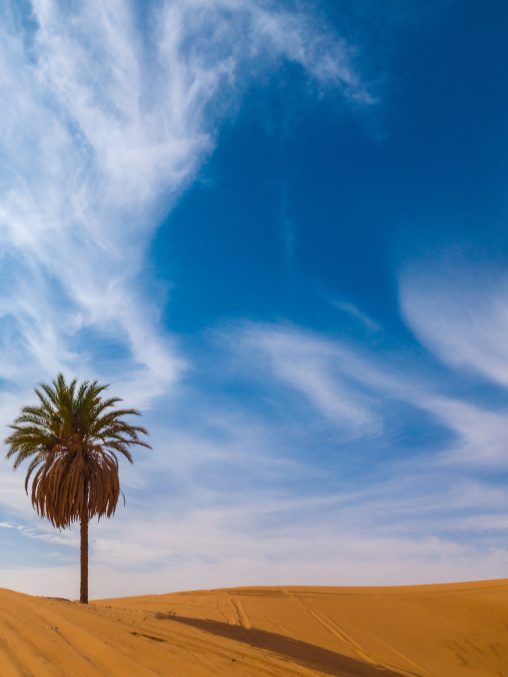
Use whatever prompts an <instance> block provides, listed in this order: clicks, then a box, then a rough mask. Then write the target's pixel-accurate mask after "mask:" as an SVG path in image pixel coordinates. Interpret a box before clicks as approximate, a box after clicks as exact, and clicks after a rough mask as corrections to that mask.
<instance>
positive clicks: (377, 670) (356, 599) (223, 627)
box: [0, 580, 508, 677]
mask: <svg viewBox="0 0 508 677" xmlns="http://www.w3.org/2000/svg"><path fill="white" fill-rule="evenodd" d="M0 675H1V677H11V675H12V676H14V675H16V676H18V675H19V676H21V675H23V676H27V675H35V676H36V677H46V676H47V677H49V676H53V675H65V677H69V676H72V675H83V676H85V675H86V676H92V675H94V676H95V675H103V676H105V677H106V676H107V677H113V676H122V677H124V676H129V675H132V676H133V677H145V676H146V677H148V676H149V675H150V676H153V675H175V676H178V677H198V676H199V677H201V676H204V675H238V676H240V675H241V676H242V677H250V676H252V675H257V676H259V675H269V676H271V677H278V676H282V675H289V676H291V675H293V676H295V677H296V676H301V677H304V676H305V675H336V676H341V677H342V676H344V677H345V676H352V675H356V676H359V677H400V676H401V675H404V676H408V675H412V676H416V675H417V676H428V675H433V676H436V677H454V676H457V677H459V676H460V677H468V676H469V675H478V677H488V676H489V675H496V676H499V675H501V676H502V677H508V580H506V581H490V582H482V583H468V584H455V585H441V586H416V587H403V588H309V587H306V588H295V587H291V588H239V589H234V590H212V591H203V592H190V593H175V594H170V595H160V596H146V597H132V598H125V599H113V600H102V601H99V602H94V603H93V604H90V606H89V607H88V608H87V607H82V606H80V605H79V604H77V603H75V602H68V601H66V600H58V599H50V598H42V597H29V596H28V595H22V594H20V593H15V592H11V591H9V590H2V589H0Z"/></svg>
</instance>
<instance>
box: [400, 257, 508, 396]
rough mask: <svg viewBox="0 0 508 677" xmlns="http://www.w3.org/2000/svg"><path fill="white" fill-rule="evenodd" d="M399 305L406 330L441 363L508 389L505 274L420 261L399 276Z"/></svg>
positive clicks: (507, 289) (448, 262)
mask: <svg viewBox="0 0 508 677" xmlns="http://www.w3.org/2000/svg"><path fill="white" fill-rule="evenodd" d="M496 273H497V274H496ZM400 300H401V308H402V312H403V315H404V319H405V320H406V321H407V323H408V325H409V327H410V328H411V329H412V330H413V331H414V333H415V334H416V336H417V337H418V339H419V340H420V341H421V342H422V343H423V344H425V345H426V346H428V347H429V348H430V350H431V351H433V352H434V353H435V354H436V355H437V356H438V357H439V358H440V359H441V360H443V361H444V362H445V363H447V364H449V365H451V366H453V367H454V368H456V369H466V370H467V371H468V372H473V373H474V372H476V373H477V374H482V375H483V376H484V377H487V379H489V380H491V381H494V382H496V383H500V384H502V385H504V386H508V353H507V351H506V336H507V333H508V280H507V279H506V276H505V274H504V273H502V272H501V271H499V270H497V269H496V267H495V266H491V267H490V269H489V272H488V273H487V271H486V269H485V268H484V267H482V266H480V265H478V264H477V265H470V264H467V263H466V262H463V261H458V262H457V261H455V260H454V259H453V258H452V259H450V260H447V259H444V260H443V261H442V262H441V263H438V264H436V263H432V264H429V265H428V266H426V265H425V262H422V263H421V264H420V265H419V266H415V267H414V268H410V269H408V270H406V271H405V272H404V274H403V275H402V276H401V280H400Z"/></svg>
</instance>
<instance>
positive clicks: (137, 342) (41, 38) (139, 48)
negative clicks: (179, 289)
mask: <svg viewBox="0 0 508 677" xmlns="http://www.w3.org/2000/svg"><path fill="white" fill-rule="evenodd" d="M20 11H21V9H20V8H19V7H18V6H16V5H12V11H11V13H10V14H9V10H8V9H5V17H4V22H3V23H2V25H1V26H0V31H1V36H0V37H1V40H0V64H1V69H0V73H1V76H0V93H1V96H2V100H5V101H9V106H7V107H5V110H4V112H3V114H2V118H1V120H0V155H1V157H2V166H3V169H2V171H1V173H0V251H1V252H2V256H3V261H4V264H5V268H8V269H9V272H10V274H9V276H8V278H4V280H3V282H2V284H1V285H0V287H1V288H0V314H1V317H2V318H3V319H4V321H6V322H7V321H8V322H10V323H11V324H12V327H13V328H12V331H13V332H15V334H16V337H18V336H19V337H20V340H19V341H13V342H12V344H10V345H7V346H4V347H6V348H8V350H7V351H4V354H3V356H2V362H1V363H0V370H1V372H0V375H3V376H5V377H7V378H14V380H16V382H17V383H26V382H28V381H30V382H31V383H32V382H33V380H34V376H35V378H36V379H39V378H41V379H45V378H48V376H53V375H54V373H55V372H56V371H58V370H69V371H70V372H71V373H74V372H76V371H77V370H78V368H79V369H80V371H83V369H84V370H85V372H86V373H87V374H90V375H92V376H95V375H99V376H100V373H99V374H97V367H96V366H95V365H94V357H95V356H94V354H93V352H90V351H88V352H87V351H84V350H81V351H76V349H73V348H72V347H71V344H72V340H71V339H72V337H73V336H74V335H75V333H76V332H77V331H79V330H86V329H87V328H90V327H92V328H94V330H98V331H99V332H104V333H106V334H108V335H109V336H114V337H116V339H117V340H119V341H120V342H122V344H124V345H127V346H128V348H129V350H130V353H131V364H130V369H129V371H130V372H131V373H133V374H134V376H133V379H132V383H131V384H130V386H129V384H125V389H129V387H130V390H134V389H136V390H137V391H140V392H141V391H143V393H144V395H143V397H140V398H139V402H138V405H139V406H142V405H143V406H144V405H147V404H148V403H149V400H150V397H152V396H159V395H161V394H162V393H163V392H165V391H167V390H168V388H170V387H171V385H172V384H174V383H175V381H176V380H177V379H178V378H179V376H180V374H181V373H182V371H183V370H184V369H185V366H186V365H185V360H184V359H183V358H182V357H181V355H180V352H179V350H178V348H177V347H176V346H175V345H174V344H173V343H172V342H171V341H169V340H168V339H167V337H165V336H164V335H163V332H161V329H160V327H159V318H158V313H157V308H156V305H155V303H153V302H150V303H147V301H146V299H145V298H143V297H142V295H141V294H139V293H137V292H136V285H137V279H138V276H139V275H140V273H141V271H142V267H143V259H144V253H145V247H146V244H147V242H148V239H149V237H150V236H151V234H152V233H153V232H154V230H155V229H156V228H157V226H158V224H159V221H160V219H161V217H162V215H163V214H164V213H165V212H167V211H168V210H169V209H170V208H171V206H172V205H173V204H174V202H175V200H176V199H177V197H178V196H179V195H180V194H181V192H182V190H184V189H185V187H186V186H187V185H188V184H189V183H190V182H191V181H192V180H193V179H194V178H195V176H196V172H197V171H198V169H199V167H200V165H201V163H202V161H203V160H204V159H205V158H206V157H207V156H208V155H209V154H210V152H211V151H212V150H213V148H214V144H215V135H216V132H217V129H218V126H219V124H220V122H221V120H222V118H223V117H224V116H225V115H232V114H234V113H235V111H236V109H237V105H238V102H239V101H240V98H241V94H242V92H243V91H244V89H245V88H246V86H247V84H248V81H249V78H256V77H257V76H258V75H259V74H261V73H262V72H263V71H264V70H266V69H268V70H269V71H270V70H271V71H272V73H274V74H275V71H276V68H277V64H278V63H279V61H280V60H281V59H288V60H291V61H294V62H296V63H298V64H300V66H301V68H302V71H303V72H305V73H306V74H307V76H308V78H309V79H310V80H313V81H316V82H319V83H320V86H323V87H329V88H336V89H339V90H341V91H342V93H343V95H344V97H345V99H346V100H348V101H350V102H355V105H357V104H358V102H360V101H363V102H365V103H366V102H368V100H369V95H368V93H367V89H366V87H365V86H364V85H363V84H362V82H361V78H360V76H359V74H358V73H356V72H355V68H354V60H353V55H352V53H351V52H350V50H349V47H348V46H347V45H346V44H345V43H344V42H343V41H341V40H340V39H339V38H338V37H337V36H336V35H335V34H334V32H333V30H332V29H331V28H330V27H329V26H327V25H325V24H323V23H322V22H321V23H320V22H319V20H317V19H316V17H312V16H310V14H309V13H308V12H307V10H305V9H302V8H300V9H298V10H294V11H290V10H285V9H281V8H280V7H279V6H278V5H271V4H269V3H261V2H255V1H254V0H252V1H248V0H241V1H240V0H238V1H234V0H231V1H230V0H214V1H212V0H192V1H188V0H187V1H185V2H183V1H181V0H172V1H169V0H168V1H167V2H162V3H154V4H153V5H151V4H148V5H147V6H145V7H144V8H139V7H134V6H133V4H132V3H129V2H128V1H127V0H112V2H108V3H107V4H106V5H97V3H94V2H91V1H90V0H88V1H87V0H85V1H83V2H81V3H73V4H72V5H71V6H69V5H68V3H64V2H60V1H59V0H34V1H33V3H32V16H31V17H30V21H25V22H24V24H23V23H22V22H21V21H20V20H19V16H18V13H19V12H20ZM139 12H141V13H145V14H146V16H144V21H143V22H140V21H139V20H138V18H139V16H138V14H137V13H139ZM141 24H143V26H144V28H141ZM161 300H162V299H161ZM14 343H16V345H14ZM125 371H127V369H126V370H125ZM21 374H24V376H21Z"/></svg>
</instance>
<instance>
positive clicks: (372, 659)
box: [279, 588, 429, 677]
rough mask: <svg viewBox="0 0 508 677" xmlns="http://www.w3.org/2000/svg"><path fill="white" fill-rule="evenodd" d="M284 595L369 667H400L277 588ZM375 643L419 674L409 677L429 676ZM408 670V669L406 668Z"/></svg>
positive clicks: (293, 596)
mask: <svg viewBox="0 0 508 677" xmlns="http://www.w3.org/2000/svg"><path fill="white" fill-rule="evenodd" d="M279 590H281V591H282V592H283V593H284V594H285V595H288V596H289V597H292V598H293V599H294V600H295V601H296V602H297V603H298V604H299V605H300V606H301V607H302V609H304V611H306V613H308V614H309V615H310V616H311V617H312V618H314V620H316V621H317V622H318V623H319V624H320V625H321V626H322V627H323V628H325V630H327V631H328V632H329V633H330V634H331V635H333V636H334V637H336V638H337V639H339V640H340V641H341V642H344V643H345V644H347V645H349V646H350V648H351V649H352V651H353V652H354V653H355V654H356V655H357V656H358V657H359V658H361V659H363V660H364V661H366V662H367V663H370V664H371V665H376V666H378V667H381V668H397V669H399V670H400V668H401V666H400V665H394V664H390V663H388V662H387V661H386V660H384V659H383V658H381V657H380V656H377V655H376V654H375V653H373V652H372V651H369V650H368V649H366V647H364V646H362V645H361V644H360V643H359V642H357V641H356V640H355V639H354V638H353V637H352V636H351V635H350V634H349V633H347V632H346V631H345V630H344V628H342V627H341V626H340V625H338V623H336V622H335V621H333V620H332V619H331V618H329V617H328V616H325V615H324V614H319V613H318V612H317V611H314V610H313V609H309V607H308V606H307V605H306V604H305V602H303V601H302V600H301V599H300V597H298V595H295V594H294V593H292V592H290V591H289V590H287V589H286V588H279ZM375 639H376V640H377V641H379V642H380V643H381V644H383V645H384V646H386V647H387V648H388V649H390V650H391V651H392V652H393V653H394V654H396V655H397V656H398V657H399V659H402V661H403V662H404V663H406V665H408V664H409V665H410V666H411V668H412V669H414V668H416V669H417V670H418V671H419V672H418V673H414V672H411V673H410V674H411V675H416V677H421V675H422V673H423V674H427V675H428V674H429V672H428V671H427V670H425V668H424V667H422V666H421V665H419V664H418V663H415V662H414V661H413V660H411V659H410V658H408V657H407V656H406V655H405V654H403V653H402V652H400V651H397V649H394V648H393V647H392V646H390V645H388V644H386V642H383V641H382V640H379V639H378V638H375ZM406 669H408V668H406Z"/></svg>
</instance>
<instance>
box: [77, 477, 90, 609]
mask: <svg viewBox="0 0 508 677" xmlns="http://www.w3.org/2000/svg"><path fill="white" fill-rule="evenodd" d="M83 493H84V496H83V507H82V508H81V517H80V532H81V587H80V592H79V601H80V602H81V604H88V491H87V487H86V484H85V486H84V487H83Z"/></svg>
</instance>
